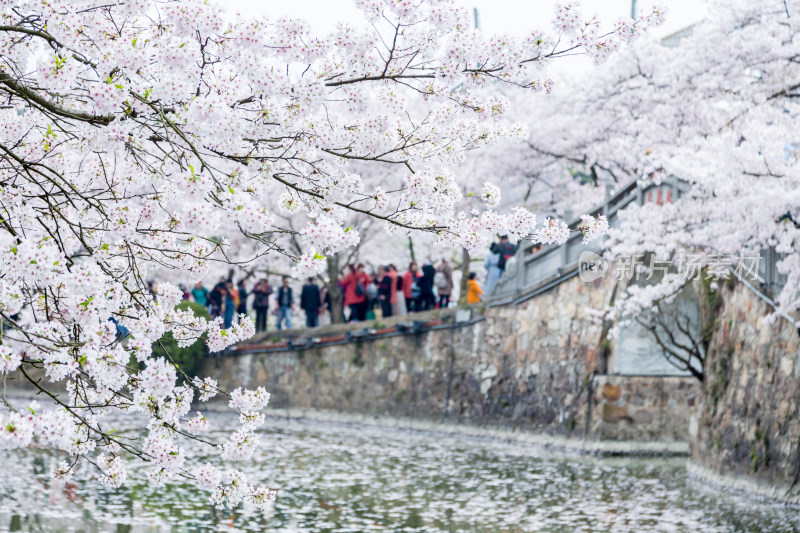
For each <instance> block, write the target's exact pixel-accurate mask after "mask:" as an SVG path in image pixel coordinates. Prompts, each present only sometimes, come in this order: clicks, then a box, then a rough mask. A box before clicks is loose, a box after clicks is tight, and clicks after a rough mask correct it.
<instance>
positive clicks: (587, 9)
mask: <svg viewBox="0 0 800 533" xmlns="http://www.w3.org/2000/svg"><path fill="white" fill-rule="evenodd" d="M217 2H218V3H219V4H221V5H223V6H226V7H228V8H229V9H232V10H235V11H238V12H240V13H242V14H247V13H253V14H257V15H268V16H270V17H282V16H291V17H300V18H304V19H306V20H307V21H308V22H309V24H311V27H312V29H314V30H315V31H319V32H322V33H326V32H328V31H331V30H333V29H334V28H335V27H336V24H337V23H338V22H342V21H351V20H359V19H362V18H361V12H360V11H359V10H358V9H357V8H356V7H355V3H354V2H353V1H352V0H281V1H276V0H217ZM462 3H463V4H464V5H465V6H467V7H469V8H478V19H479V21H480V27H481V31H483V33H484V34H493V33H504V32H506V33H511V34H512V35H516V36H521V35H525V34H527V33H528V32H530V31H532V30H534V29H536V28H548V26H549V23H550V21H551V20H552V18H553V9H554V6H555V4H556V1H555V0H527V1H526V0H462ZM562 3H566V0H562ZM658 3H659V4H660V5H664V6H666V7H667V9H668V15H667V21H666V23H665V24H664V25H663V26H661V27H659V28H657V29H656V35H657V36H664V35H668V34H670V33H673V32H675V31H677V30H680V29H682V28H684V27H686V26H688V25H690V24H692V23H694V22H696V21H698V20H699V19H700V18H702V17H703V16H704V15H705V13H706V10H705V6H704V5H703V3H702V0H660V1H659V2H658ZM652 4H653V1H652V0H648V1H642V0H638V1H637V5H638V6H639V10H640V11H645V10H647V9H649V8H650V6H651V5H652ZM581 5H582V11H583V14H584V15H585V16H587V17H589V16H591V15H594V14H596V15H598V16H599V17H600V20H601V21H603V22H604V23H606V24H607V25H608V26H609V27H610V26H611V25H612V24H613V23H614V21H616V19H617V18H618V17H620V16H630V11H631V0H583V1H582V2H581ZM362 20H363V19H362Z"/></svg>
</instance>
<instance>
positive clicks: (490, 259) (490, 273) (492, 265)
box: [483, 243, 503, 296]
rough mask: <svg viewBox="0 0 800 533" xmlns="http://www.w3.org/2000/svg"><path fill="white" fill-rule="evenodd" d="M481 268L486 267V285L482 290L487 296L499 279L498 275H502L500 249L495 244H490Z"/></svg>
mask: <svg viewBox="0 0 800 533" xmlns="http://www.w3.org/2000/svg"><path fill="white" fill-rule="evenodd" d="M483 266H485V267H486V272H487V274H486V283H484V285H483V287H484V289H483V290H484V292H485V293H486V295H487V296H488V295H490V294H491V293H492V289H493V288H494V285H495V283H497V280H499V279H500V275H501V274H502V273H503V271H502V269H501V268H500V249H499V247H498V246H497V243H492V246H491V248H489V255H487V256H486V260H485V261H484V262H483Z"/></svg>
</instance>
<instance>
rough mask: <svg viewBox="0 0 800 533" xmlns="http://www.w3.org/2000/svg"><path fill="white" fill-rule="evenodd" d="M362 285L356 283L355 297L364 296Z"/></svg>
mask: <svg viewBox="0 0 800 533" xmlns="http://www.w3.org/2000/svg"><path fill="white" fill-rule="evenodd" d="M365 292H366V291H365V290H364V285H363V284H362V283H361V282H360V281H356V296H364V293H365Z"/></svg>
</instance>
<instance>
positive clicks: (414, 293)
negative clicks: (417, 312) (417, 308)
mask: <svg viewBox="0 0 800 533" xmlns="http://www.w3.org/2000/svg"><path fill="white" fill-rule="evenodd" d="M421 294H422V289H421V288H420V286H419V283H417V280H414V281H412V282H411V299H412V300H416V299H417V298H419V297H420V295H421Z"/></svg>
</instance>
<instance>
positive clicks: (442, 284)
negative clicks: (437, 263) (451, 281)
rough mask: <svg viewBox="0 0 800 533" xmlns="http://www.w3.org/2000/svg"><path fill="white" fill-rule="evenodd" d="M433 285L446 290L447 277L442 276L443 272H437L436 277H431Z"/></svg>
mask: <svg viewBox="0 0 800 533" xmlns="http://www.w3.org/2000/svg"><path fill="white" fill-rule="evenodd" d="M433 284H434V285H436V288H438V289H446V288H447V276H445V275H444V272H437V273H436V275H435V276H433Z"/></svg>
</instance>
